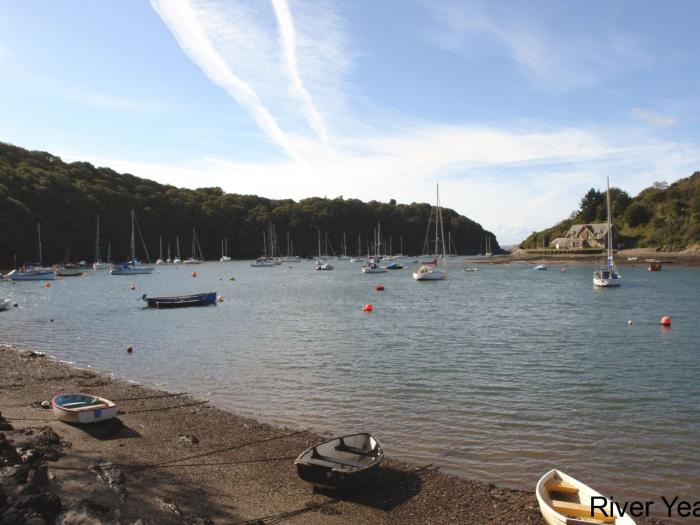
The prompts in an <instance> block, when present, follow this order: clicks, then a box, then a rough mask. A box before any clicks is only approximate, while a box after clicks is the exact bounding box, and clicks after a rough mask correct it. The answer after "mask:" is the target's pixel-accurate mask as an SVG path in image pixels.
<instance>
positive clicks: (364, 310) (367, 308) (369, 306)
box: [362, 303, 373, 312]
mask: <svg viewBox="0 0 700 525" xmlns="http://www.w3.org/2000/svg"><path fill="white" fill-rule="evenodd" d="M372 309H373V308H372V305H371V304H369V303H368V304H366V305H365V306H364V307H363V308H362V311H363V312H371V311H372Z"/></svg>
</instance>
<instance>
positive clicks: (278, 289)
mask: <svg viewBox="0 0 700 525" xmlns="http://www.w3.org/2000/svg"><path fill="white" fill-rule="evenodd" d="M333 264H334V265H335V270H334V271H329V272H318V271H315V270H314V264H313V262H309V261H305V262H300V263H292V264H284V265H282V266H278V267H274V268H251V267H250V266H249V262H243V261H241V262H232V263H217V262H212V263H207V264H202V265H199V266H178V267H175V266H162V267H158V268H157V270H156V272H155V273H153V274H152V275H145V276H130V277H122V276H110V275H108V273H107V272H105V271H102V272H89V274H88V275H86V276H84V277H75V278H64V279H63V280H57V281H55V282H53V283H52V286H51V287H50V288H45V287H44V286H43V284H44V283H42V282H28V283H16V284H10V283H2V284H0V296H3V295H4V296H7V297H9V298H11V299H12V300H14V301H15V302H17V303H19V307H18V308H14V309H11V310H10V311H7V312H1V313H0V343H8V344H15V345H19V346H22V347H25V348H31V349H35V350H40V351H43V352H47V353H49V354H51V355H53V356H56V357H57V358H59V359H62V360H65V361H70V362H73V363H76V364H78V365H80V366H88V367H92V368H94V369H97V370H101V371H106V372H110V373H113V374H116V375H118V376H122V377H125V378H129V379H133V380H137V381H140V382H144V383H147V384H151V385H156V386H160V387H163V388H166V389H170V390H176V391H180V390H188V391H190V392H192V393H194V394H195V395H199V396H203V397H206V398H208V399H211V400H212V401H213V402H214V403H215V404H217V405H219V406H221V407H223V408H227V409H231V410H233V411H235V412H237V413H240V414H243V415H247V416H252V417H255V418H259V419H264V420H266V421H270V422H273V423H277V424H282V425H286V426H290V427H304V428H310V429H314V430H317V431H320V432H328V433H334V434H336V433H344V432H354V431H358V430H366V431H371V432H373V433H375V434H376V436H377V437H378V438H379V439H380V441H382V443H383V444H384V448H385V449H386V451H387V453H388V454H390V455H392V456H394V457H398V458H402V459H406V460H410V461H415V462H419V463H432V464H435V465H440V466H442V467H443V469H444V470H447V471H448V472H452V473H457V474H460V475H463V476H466V477H469V478H475V479H480V480H485V481H491V482H496V483H499V484H501V485H506V486H512V487H522V488H526V489H528V490H533V489H534V485H535V483H536V481H537V479H538V478H539V476H540V475H542V474H543V473H544V472H545V471H546V470H548V469H549V468H552V467H558V468H560V469H562V470H564V471H566V472H568V473H570V474H572V475H574V476H575V477H578V478H579V479H581V480H582V481H588V482H590V483H591V484H592V485H594V486H595V487H596V488H598V489H599V490H601V491H603V492H605V493H608V494H612V495H614V496H615V499H616V500H617V499H627V500H628V499H631V498H635V497H637V498H645V499H657V500H658V497H659V495H660V494H666V495H681V496H683V497H685V498H690V499H691V501H694V500H696V499H697V496H698V494H697V493H696V491H697V488H698V485H699V482H700V447H699V446H698V436H699V435H700V434H699V432H700V322H699V321H700V319H699V317H700V315H699V314H700V269H694V268H674V267H672V266H666V267H664V269H663V271H661V272H658V273H648V272H647V271H646V269H645V268H644V267H643V266H638V267H633V268H623V270H622V273H623V277H624V280H623V286H622V287H621V288H619V289H594V288H593V286H592V283H591V277H592V271H593V268H592V267H589V266H568V267H567V271H566V272H560V271H559V266H550V268H549V270H548V271H546V272H536V271H533V270H532V266H531V265H526V264H508V265H491V264H488V265H487V264H482V265H479V270H478V271H477V272H462V271H461V269H462V267H463V266H469V267H473V266H476V264H475V263H474V261H470V262H467V263H465V262H463V261H462V260H458V259H452V260H451V261H450V275H449V279H448V280H446V281H441V282H424V283H418V282H414V281H413V279H412V278H411V273H410V270H399V271H393V272H389V273H386V274H379V275H371V274H370V275H366V274H362V273H361V271H360V265H359V264H356V263H350V262H346V261H333ZM192 271H196V272H197V273H198V276H197V277H196V278H193V277H192V276H191V272H192ZM231 277H233V278H235V280H231ZM132 284H133V285H134V286H135V290H132V289H130V288H131V287H130V285H132ZM377 284H383V285H384V286H385V291H383V292H378V291H375V290H374V287H375V286H376V285H377ZM214 290H216V291H217V292H218V293H219V294H220V295H222V296H223V297H224V301H223V302H222V303H219V304H218V305H216V306H211V307H206V308H191V309H182V310H153V309H145V308H144V307H143V306H144V303H143V302H140V301H137V299H138V298H139V297H140V296H141V295H142V294H143V293H148V294H149V295H176V294H185V293H194V292H204V291H214ZM365 303H371V304H373V306H374V311H373V312H372V313H364V312H362V306H363V305H364V304H365ZM662 315H669V316H671V317H672V318H673V327H672V328H671V329H665V328H662V327H661V326H659V324H658V321H659V318H660V316H662ZM51 320H53V322H51ZM628 320H632V321H633V324H631V325H628ZM127 346H133V347H134V353H133V354H127V353H126V351H125V349H126V347H127Z"/></svg>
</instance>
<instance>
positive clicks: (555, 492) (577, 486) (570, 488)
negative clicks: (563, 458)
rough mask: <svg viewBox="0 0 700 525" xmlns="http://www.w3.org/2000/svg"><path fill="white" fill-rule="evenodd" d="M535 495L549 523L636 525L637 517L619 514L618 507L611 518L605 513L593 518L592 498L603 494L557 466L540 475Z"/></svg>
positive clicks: (555, 524) (551, 524)
mask: <svg viewBox="0 0 700 525" xmlns="http://www.w3.org/2000/svg"><path fill="white" fill-rule="evenodd" d="M560 490H561V491H563V492H560ZM535 495H536V497H537V503H538V504H539V506H540V512H541V513H542V517H543V518H544V521H545V522H546V523H547V525H595V524H601V523H614V524H615V525H635V522H634V520H633V519H632V518H630V517H629V516H624V517H620V515H619V513H618V512H617V509H615V511H614V518H612V519H611V518H605V517H604V516H603V515H599V516H596V517H591V515H590V508H591V498H592V497H593V496H602V495H601V494H600V493H599V492H597V491H595V490H593V489H592V488H590V487H588V486H587V485H584V484H583V483H581V482H580V481H578V480H577V479H575V478H572V477H571V476H569V475H568V474H565V473H563V472H561V471H559V470H556V469H553V470H550V471H549V472H547V473H546V474H545V475H544V476H542V477H541V478H540V480H539V481H538V482H537V488H536V489H535ZM609 508H610V507H609V506H608V509H609ZM559 511H563V512H567V514H562V512H559ZM568 512H571V513H572V514H568ZM576 514H578V515H576Z"/></svg>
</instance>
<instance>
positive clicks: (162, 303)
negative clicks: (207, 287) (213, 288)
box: [141, 292, 216, 308]
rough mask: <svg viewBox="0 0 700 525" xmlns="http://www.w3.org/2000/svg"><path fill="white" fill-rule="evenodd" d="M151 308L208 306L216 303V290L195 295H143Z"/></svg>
mask: <svg viewBox="0 0 700 525" xmlns="http://www.w3.org/2000/svg"><path fill="white" fill-rule="evenodd" d="M141 299H143V300H144V301H146V303H147V304H148V306H149V307H151V308H186V307H188V306H207V305H210V304H216V292H207V293H198V294H194V295H176V296H173V297H148V296H147V295H146V294H143V296H142V297H141Z"/></svg>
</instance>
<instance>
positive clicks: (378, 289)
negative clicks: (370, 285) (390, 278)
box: [374, 284, 384, 292]
mask: <svg viewBox="0 0 700 525" xmlns="http://www.w3.org/2000/svg"><path fill="white" fill-rule="evenodd" d="M374 289H375V290H377V291H378V292H383V291H384V285H383V284H378V285H377V286H375V287H374Z"/></svg>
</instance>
